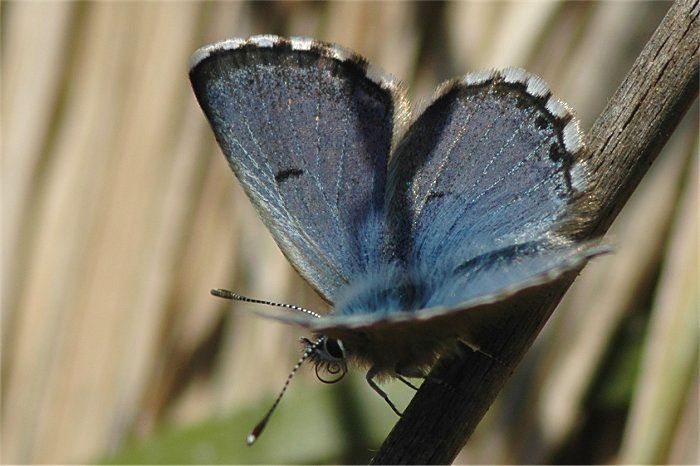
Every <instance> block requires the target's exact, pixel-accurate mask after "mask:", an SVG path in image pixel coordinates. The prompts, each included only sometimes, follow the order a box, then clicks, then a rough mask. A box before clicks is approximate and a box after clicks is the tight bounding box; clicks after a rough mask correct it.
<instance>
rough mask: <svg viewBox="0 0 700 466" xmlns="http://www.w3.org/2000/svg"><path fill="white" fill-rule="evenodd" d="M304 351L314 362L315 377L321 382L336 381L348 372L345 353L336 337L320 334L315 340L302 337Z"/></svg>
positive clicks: (341, 343)
mask: <svg viewBox="0 0 700 466" xmlns="http://www.w3.org/2000/svg"><path fill="white" fill-rule="evenodd" d="M301 341H302V343H303V344H304V353H305V354H307V353H308V354H309V359H310V360H311V361H312V362H313V363H314V369H315V370H316V377H318V380H320V381H321V382H323V383H336V382H338V381H339V380H340V379H342V378H343V377H344V376H345V374H346V373H347V372H348V365H347V353H346V351H345V346H344V345H343V342H342V341H341V340H339V339H337V338H331V337H327V336H321V337H319V338H318V339H317V340H316V341H311V340H309V339H308V338H302V339H301Z"/></svg>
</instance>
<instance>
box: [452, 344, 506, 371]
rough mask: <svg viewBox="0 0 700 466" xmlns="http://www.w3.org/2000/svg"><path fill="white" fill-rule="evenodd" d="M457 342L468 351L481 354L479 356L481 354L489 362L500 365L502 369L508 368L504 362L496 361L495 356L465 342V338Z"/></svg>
mask: <svg viewBox="0 0 700 466" xmlns="http://www.w3.org/2000/svg"><path fill="white" fill-rule="evenodd" d="M459 341H460V342H462V343H463V344H464V345H465V346H466V347H467V348H469V349H470V350H472V351H473V352H475V353H481V354H483V355H484V356H486V357H487V358H489V359H491V360H493V361H496V362H497V363H498V364H500V365H501V366H503V367H508V364H506V363H505V362H504V361H502V360H500V359H498V358H497V357H496V356H494V355H493V354H491V353H489V352H488V351H485V350H482V349H481V347H480V346H479V345H476V344H474V343H472V342H470V341H469V340H467V339H465V338H460V339H459Z"/></svg>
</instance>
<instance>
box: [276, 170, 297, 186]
mask: <svg viewBox="0 0 700 466" xmlns="http://www.w3.org/2000/svg"><path fill="white" fill-rule="evenodd" d="M303 174H304V170H301V169H299V168H288V169H286V170H280V171H278V172H277V174H276V175H275V181H276V182H277V184H282V182H283V181H286V180H287V179H288V178H290V177H295V178H296V177H299V176H301V175H303Z"/></svg>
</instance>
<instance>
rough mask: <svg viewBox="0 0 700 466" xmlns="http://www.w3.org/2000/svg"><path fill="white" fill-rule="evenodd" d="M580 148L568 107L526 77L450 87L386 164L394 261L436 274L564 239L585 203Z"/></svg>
mask: <svg viewBox="0 0 700 466" xmlns="http://www.w3.org/2000/svg"><path fill="white" fill-rule="evenodd" d="M581 145H582V144H581V139H580V135H579V131H578V123H577V122H576V120H575V119H574V118H573V116H572V115H571V113H570V112H569V111H568V110H567V108H566V106H565V105H564V104H563V103H562V102H560V101H559V100H557V99H556V98H555V97H553V96H552V95H551V93H550V91H549V90H548V89H547V87H546V85H545V84H544V82H543V81H542V80H541V79H540V78H538V77H536V76H534V75H531V74H529V73H526V72H525V71H523V70H520V69H507V70H504V71H501V72H497V71H491V72H482V73H473V74H469V75H467V76H465V77H464V78H462V79H459V80H455V81H452V82H449V83H447V84H445V85H444V86H443V90H442V91H440V92H439V93H438V96H437V98H436V99H435V100H434V101H433V103H432V104H431V105H430V106H429V107H428V108H427V109H426V110H425V111H424V112H423V114H422V115H421V116H420V117H419V118H418V119H417V120H416V122H415V123H414V124H413V125H412V126H411V127H410V128H409V130H408V132H407V134H406V136H405V138H404V139H403V140H402V141H401V142H400V143H399V145H398V147H397V150H396V152H395V154H394V156H393V157H392V159H391V161H390V164H389V182H388V190H387V210H388V212H389V225H390V228H391V233H392V235H393V237H394V238H395V243H394V244H395V252H396V255H397V256H398V257H399V258H400V259H403V260H406V261H408V262H409V263H410V264H420V265H421V266H422V267H427V269H428V270H431V269H435V268H437V269H442V268H444V267H445V266H446V264H447V263H450V266H452V265H454V264H452V263H451V261H452V262H455V263H459V262H464V261H466V260H469V259H472V258H475V257H478V256H480V255H483V254H487V253H491V252H493V251H497V250H499V249H502V248H506V247H508V246H513V245H517V244H524V243H529V242H532V241H540V240H543V239H549V240H550V241H552V242H554V243H556V242H561V241H562V240H563V241H566V238H567V235H569V234H570V233H572V232H573V231H574V230H575V229H576V227H579V226H580V225H581V224H582V222H583V221H584V219H583V218H582V215H583V211H584V209H583V207H585V206H586V203H587V202H589V201H588V200H587V199H588V193H587V192H586V191H587V182H586V174H585V166H584V165H583V163H582V162H581V161H580V160H579V156H578V153H579V151H580V149H581Z"/></svg>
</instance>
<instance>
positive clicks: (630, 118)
mask: <svg viewBox="0 0 700 466" xmlns="http://www.w3.org/2000/svg"><path fill="white" fill-rule="evenodd" d="M699 1H700V0H679V1H678V2H677V3H674V4H673V5H672V6H671V8H670V10H669V11H668V13H667V15H666V17H665V18H664V20H663V21H662V22H661V24H660V25H659V27H658V29H657V30H656V32H655V33H654V35H653V36H652V38H651V39H650V40H649V42H648V43H647V44H646V46H645V47H644V50H642V53H641V54H640V55H639V57H638V58H637V60H636V61H635V63H634V65H633V66H632V68H631V69H630V71H629V73H628V74H627V76H626V78H625V79H624V81H623V82H622V84H621V85H620V87H619V88H618V90H617V91H616V92H615V94H614V95H613V97H612V98H611V100H610V102H609V103H608V105H607V106H606V108H605V110H603V113H602V114H601V115H600V117H599V118H598V120H597V121H596V122H595V124H594V125H593V128H592V129H591V131H590V133H589V135H588V150H587V154H586V158H587V162H588V165H589V167H590V169H591V174H592V181H593V185H594V193H595V195H596V196H597V198H598V199H599V200H600V206H599V208H598V209H597V212H596V213H595V217H594V221H593V222H592V224H591V225H590V227H589V228H588V230H587V231H586V232H585V235H586V236H588V237H598V236H600V235H602V234H604V233H605V231H607V229H608V228H609V226H610V224H611V223H612V221H613V219H614V218H615V217H616V216H617V214H618V213H619V211H620V209H622V206H623V205H624V204H625V203H626V202H627V199H628V198H629V197H630V195H631V194H632V192H633V191H634V189H635V188H636V187H637V185H638V184H639V182H640V181H641V179H642V177H643V176H644V174H645V173H646V171H647V169H648V168H649V166H650V165H651V163H652V162H653V161H654V159H655V158H656V156H657V155H658V153H659V151H660V150H661V148H662V147H663V146H664V145H665V144H666V142H667V141H668V139H669V137H670V135H671V133H672V132H673V130H674V129H675V128H676V125H677V124H678V122H679V121H680V119H681V117H682V116H683V115H684V114H685V113H686V111H687V110H688V108H689V107H690V105H691V104H692V102H693V101H694V100H695V98H696V97H697V93H698V84H699V82H698V63H699V62H698V47H699V44H700V29H699V27H700V25H698V13H699V12H700V6H699ZM576 275H577V273H571V274H569V275H568V276H566V277H564V278H563V279H562V280H560V281H559V282H557V283H556V284H554V285H553V286H551V287H549V288H548V289H546V290H543V291H539V292H536V293H531V294H530V295H527V296H523V299H522V300H521V302H519V303H518V308H521V309H520V312H514V313H513V315H514V317H513V318H512V319H511V320H510V321H508V322H507V323H505V325H503V327H502V328H499V330H498V332H495V333H494V334H493V335H492V336H491V341H492V342H493V346H492V347H489V351H490V352H495V354H497V355H498V357H499V358H500V359H501V360H502V361H504V362H505V363H506V364H507V365H508V366H510V367H514V366H515V365H516V364H517V363H518V362H519V361H520V359H521V358H522V357H523V355H524V354H525V352H526V351H527V349H528V348H529V347H530V345H531V344H532V342H533V341H534V339H535V337H536V336H537V334H538V333H539V331H540V330H541V329H542V327H543V326H544V324H545V322H546V321H547V319H548V318H549V316H550V315H551V313H552V311H553V310H554V308H555V307H556V305H557V304H558V303H559V301H560V300H561V298H562V297H563V295H564V293H565V292H566V290H567V289H568V288H569V286H570V285H571V283H572V282H573V280H574V278H575V276H576ZM511 372H512V371H511V370H510V369H508V368H507V367H505V366H504V365H502V364H499V363H497V362H495V361H493V360H490V359H488V358H486V357H484V356H483V355H481V354H476V353H472V352H469V351H466V352H465V354H464V356H463V357H462V358H460V359H459V360H453V361H445V362H444V363H443V364H441V365H440V366H439V367H436V368H435V369H434V371H433V375H434V376H435V377H436V378H438V379H440V380H442V381H443V383H441V384H438V383H434V382H431V381H426V382H425V383H424V384H423V386H422V387H421V389H420V390H419V391H418V392H417V393H416V396H415V397H414V398H413V400H412V401H411V404H410V405H409V406H408V408H407V409H406V412H405V413H404V416H403V417H402V418H401V419H400V420H399V422H398V423H397V424H396V425H395V426H394V429H393V430H392V431H391V433H390V434H389V436H388V437H387V439H386V440H385V441H384V443H383V444H382V446H381V448H380V449H379V451H378V452H377V454H376V455H375V457H374V459H373V460H372V464H446V463H451V462H452V461H453V460H454V458H455V456H456V455H457V454H458V453H459V451H460V450H461V448H462V447H463V446H464V444H465V443H466V441H467V439H468V438H469V436H470V435H471V433H472V432H473V431H474V429H475V427H476V426H477V424H478V423H479V421H480V420H481V418H482V417H483V416H484V414H485V413H486V411H487V410H488V408H489V406H491V404H492V403H493V401H494V399H495V398H496V395H497V394H498V392H499V391H500V390H501V388H502V387H503V385H504V384H505V383H506V381H507V380H508V378H509V376H510V374H511Z"/></svg>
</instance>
